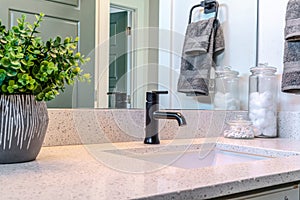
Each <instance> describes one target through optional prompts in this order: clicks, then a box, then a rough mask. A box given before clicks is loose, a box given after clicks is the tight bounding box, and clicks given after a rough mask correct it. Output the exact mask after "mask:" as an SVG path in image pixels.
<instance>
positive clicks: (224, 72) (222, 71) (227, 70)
mask: <svg viewBox="0 0 300 200" xmlns="http://www.w3.org/2000/svg"><path fill="white" fill-rule="evenodd" d="M216 74H217V76H219V77H221V76H238V75H239V72H237V71H234V70H231V67H230V66H224V67H217V68H216Z"/></svg>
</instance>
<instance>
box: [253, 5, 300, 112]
mask: <svg viewBox="0 0 300 200" xmlns="http://www.w3.org/2000/svg"><path fill="white" fill-rule="evenodd" d="M287 2H288V0H280V1H276V3H274V1H273V0H263V1H259V7H260V10H259V57H258V60H259V62H261V63H269V65H271V66H273V67H276V68H277V74H278V82H277V84H278V108H279V110H281V111H299V110H300V96H296V95H293V94H286V93H283V92H281V75H282V72H283V49H284V27H285V12H286V6H287ZM270 5H272V6H270Z"/></svg>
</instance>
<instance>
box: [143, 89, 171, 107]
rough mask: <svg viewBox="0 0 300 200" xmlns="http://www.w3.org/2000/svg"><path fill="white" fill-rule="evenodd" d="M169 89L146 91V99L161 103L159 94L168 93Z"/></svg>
mask: <svg viewBox="0 0 300 200" xmlns="http://www.w3.org/2000/svg"><path fill="white" fill-rule="evenodd" d="M168 93H169V92H168V91H152V92H147V93H146V101H147V102H151V103H157V104H158V103H159V97H158V96H159V94H168Z"/></svg>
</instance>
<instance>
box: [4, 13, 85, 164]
mask: <svg viewBox="0 0 300 200" xmlns="http://www.w3.org/2000/svg"><path fill="white" fill-rule="evenodd" d="M43 17H44V14H42V13H41V14H40V15H36V21H35V22H34V23H33V24H31V23H29V22H26V16H25V15H23V16H22V17H21V18H19V19H18V20H17V25H16V26H13V27H11V28H10V29H7V28H6V27H5V26H4V25H3V24H2V23H1V21H0V163H16V162H26V161H31V160H34V159H35V158H36V156H37V155H38V153H39V151H40V149H41V146H42V143H43V140H44V136H45V133H46V130H47V126H48V121H49V118H48V112H47V106H46V103H45V101H50V100H52V99H54V98H55V97H56V96H57V95H59V93H60V92H63V91H64V89H65V85H66V84H68V85H72V84H73V83H74V82H75V81H76V80H79V81H86V80H87V81H89V79H90V75H89V74H84V73H83V70H82V69H81V68H80V66H82V65H83V64H84V63H86V62H88V58H84V56H83V55H81V54H80V52H76V48H77V43H78V38H75V39H72V38H71V37H66V38H65V39H64V40H62V39H61V38H60V37H59V36H57V37H56V38H55V39H48V40H46V41H43V40H42V39H41V37H39V36H38V33H39V32H38V27H39V26H40V24H41V22H42V21H43Z"/></svg>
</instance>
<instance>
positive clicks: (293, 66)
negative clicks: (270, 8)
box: [281, 0, 300, 94]
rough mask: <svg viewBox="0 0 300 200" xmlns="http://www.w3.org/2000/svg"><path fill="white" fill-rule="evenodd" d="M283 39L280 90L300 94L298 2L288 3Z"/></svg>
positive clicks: (299, 11) (291, 0)
mask: <svg viewBox="0 0 300 200" xmlns="http://www.w3.org/2000/svg"><path fill="white" fill-rule="evenodd" d="M297 22H298V24H297ZM285 39H286V41H285V45H284V46H285V48H284V59H283V63H284V69H283V74H282V85H281V90H282V92H286V93H295V94H300V0H290V1H289V2H288V5H287V10H286V27H285Z"/></svg>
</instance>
